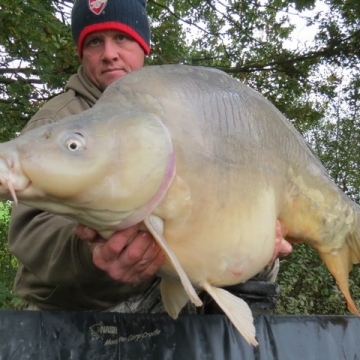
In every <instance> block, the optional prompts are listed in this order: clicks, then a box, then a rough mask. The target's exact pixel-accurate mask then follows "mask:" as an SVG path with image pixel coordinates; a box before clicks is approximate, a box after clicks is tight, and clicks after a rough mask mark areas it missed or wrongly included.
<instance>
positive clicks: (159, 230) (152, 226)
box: [144, 215, 202, 306]
mask: <svg viewBox="0 0 360 360" xmlns="http://www.w3.org/2000/svg"><path fill="white" fill-rule="evenodd" d="M144 223H145V225H146V226H147V228H148V230H149V231H150V232H151V234H152V235H153V236H154V238H155V240H156V242H157V243H158V244H159V246H160V247H161V248H162V249H163V251H164V252H165V253H166V255H167V257H168V259H169V260H170V262H171V264H172V265H173V267H174V268H175V270H176V272H177V274H178V275H179V277H180V281H181V283H182V285H183V287H184V289H185V292H186V293H187V295H188V296H189V298H190V300H191V301H192V302H193V303H194V304H195V305H196V306H201V305H202V301H201V300H200V298H199V296H198V294H197V293H196V291H195V289H194V287H193V286H192V284H191V282H190V280H189V278H188V276H187V275H186V273H185V271H184V269H183V268H182V266H181V265H180V263H179V261H178V259H177V258H176V256H175V254H174V253H173V252H172V250H171V249H170V247H169V245H168V244H167V242H166V240H165V238H164V236H163V230H164V222H163V220H162V219H161V218H159V217H158V216H154V215H150V216H148V217H147V218H146V219H145V220H144Z"/></svg>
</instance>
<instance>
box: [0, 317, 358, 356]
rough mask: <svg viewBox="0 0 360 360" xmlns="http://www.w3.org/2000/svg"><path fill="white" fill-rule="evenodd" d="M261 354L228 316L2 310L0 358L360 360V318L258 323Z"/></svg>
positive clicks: (282, 319)
mask: <svg viewBox="0 0 360 360" xmlns="http://www.w3.org/2000/svg"><path fill="white" fill-rule="evenodd" d="M255 325H256V329H257V339H258V342H259V346H258V347H255V348H254V347H252V346H250V345H248V344H247V343H246V342H245V341H244V339H243V338H242V337H241V335H240V334H239V333H238V332H237V331H236V329H235V328H234V327H233V325H232V324H231V323H230V322H229V320H228V319H227V317H226V316H224V315H192V316H191V315H187V316H181V317H180V318H179V319H177V320H172V319H171V318H169V317H168V316H167V315H160V314H156V315H138V314H118V313H93V312H87V313H85V312H81V313H80V312H76V313H75V312H51V311H43V312H38V311H6V310H0V359H1V360H3V359H4V360H5V359H6V360H7V359H14V360H23V359H24V360H25V359H29V360H30V359H31V360H32V359H33V360H42V359H61V360H70V359H79V360H93V359H94V360H98V359H106V360H110V359H121V360H212V359H214V360H240V359H250V360H252V359H254V360H255V359H256V360H272V359H274V360H293V359H299V360H322V359H324V360H347V359H349V360H350V359H351V360H356V359H359V360H360V317H356V316H276V315H257V316H255Z"/></svg>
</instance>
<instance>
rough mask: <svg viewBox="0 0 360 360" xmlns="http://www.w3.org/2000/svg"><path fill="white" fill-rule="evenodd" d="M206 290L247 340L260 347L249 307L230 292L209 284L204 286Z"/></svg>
mask: <svg viewBox="0 0 360 360" xmlns="http://www.w3.org/2000/svg"><path fill="white" fill-rule="evenodd" d="M204 289H205V290H206V291H207V292H208V293H209V295H211V297H212V298H213V299H214V300H215V301H216V303H217V304H218V305H219V306H220V308H221V309H222V310H223V311H224V313H225V314H226V315H227V316H228V318H229V319H230V321H231V322H232V323H233V324H234V326H235V327H236V329H237V330H238V331H239V332H240V334H241V335H242V336H243V337H244V338H245V340H246V341H247V342H248V343H249V344H251V345H254V346H256V345H258V342H257V341H256V338H255V335H256V329H255V325H254V318H253V315H252V312H251V310H250V308H249V305H248V304H247V303H246V302H245V301H244V300H243V299H240V298H239V297H237V296H235V295H233V294H231V293H230V292H229V291H227V290H224V289H221V288H217V287H214V286H211V285H210V284H208V283H207V284H204Z"/></svg>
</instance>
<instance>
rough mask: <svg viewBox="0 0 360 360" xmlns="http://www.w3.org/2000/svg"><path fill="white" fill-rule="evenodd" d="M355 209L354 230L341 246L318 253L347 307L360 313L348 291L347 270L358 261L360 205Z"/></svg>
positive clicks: (359, 254)
mask: <svg viewBox="0 0 360 360" xmlns="http://www.w3.org/2000/svg"><path fill="white" fill-rule="evenodd" d="M356 210H357V224H356V228H355V231H354V232H353V233H351V234H350V235H349V236H348V237H347V238H346V241H345V243H344V244H343V246H342V248H341V249H339V250H336V251H332V252H331V253H321V252H320V253H319V254H320V257H321V259H322V260H323V261H324V263H325V264H326V266H327V268H328V269H329V271H330V272H331V274H332V275H333V276H334V278H335V280H336V283H337V285H338V287H339V289H340V290H341V292H342V293H343V295H344V296H345V299H346V302H347V307H348V309H349V310H350V311H351V312H352V313H353V314H355V315H360V313H359V310H358V309H357V307H356V305H355V303H354V301H353V299H352V297H351V295H350V291H349V272H350V271H351V269H352V267H353V265H354V264H358V263H359V262H360V207H359V206H357V207H356Z"/></svg>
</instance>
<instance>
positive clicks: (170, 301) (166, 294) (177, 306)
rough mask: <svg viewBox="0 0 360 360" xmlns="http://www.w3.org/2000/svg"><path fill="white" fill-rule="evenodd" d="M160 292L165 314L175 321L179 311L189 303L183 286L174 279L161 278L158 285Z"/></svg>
mask: <svg viewBox="0 0 360 360" xmlns="http://www.w3.org/2000/svg"><path fill="white" fill-rule="evenodd" d="M160 291H161V297H162V301H163V304H164V308H165V310H166V312H167V313H168V314H169V315H170V316H171V317H172V318H173V319H176V318H177V317H178V315H179V312H180V311H181V309H182V308H183V307H184V306H185V305H186V303H187V302H188V301H189V296H188V294H187V293H186V291H185V289H184V287H183V285H182V284H181V283H180V282H179V281H177V280H175V279H174V280H171V279H165V278H163V279H162V280H161V284H160Z"/></svg>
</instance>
